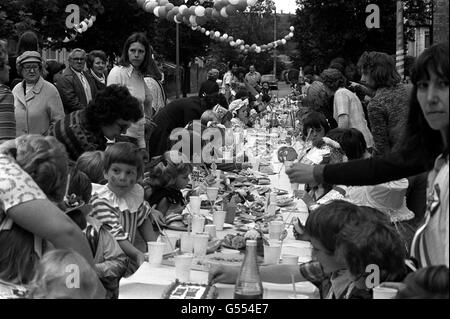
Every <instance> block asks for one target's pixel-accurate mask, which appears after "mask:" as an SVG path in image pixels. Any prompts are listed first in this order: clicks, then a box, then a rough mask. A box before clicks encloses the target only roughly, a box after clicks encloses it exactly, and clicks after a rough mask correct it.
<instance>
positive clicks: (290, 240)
mask: <svg viewBox="0 0 450 319" xmlns="http://www.w3.org/2000/svg"><path fill="white" fill-rule="evenodd" d="M272 165H273V168H274V172H275V173H276V174H275V175H269V178H270V180H271V187H272V188H278V189H283V190H286V191H288V192H289V193H290V194H292V190H291V184H290V182H289V178H288V177H287V176H286V174H285V170H284V168H283V167H282V165H283V164H282V163H280V162H279V161H278V159H277V157H276V156H275V155H274V157H273V159H272ZM295 205H296V207H295V208H296V212H295V213H292V212H289V211H284V210H282V215H283V219H284V220H285V222H287V224H289V223H290V220H291V219H292V218H295V217H298V218H299V219H300V220H301V221H302V223H305V222H306V219H307V217H308V210H307V208H306V205H305V203H304V202H303V201H301V200H295ZM235 232H236V231H235V230H234V229H231V230H230V229H229V230H224V231H218V232H217V235H218V238H223V237H225V235H226V234H228V233H235ZM168 233H174V231H168ZM311 251H312V250H311V245H310V243H309V242H304V241H299V240H295V238H294V236H293V232H292V226H290V229H289V230H288V237H287V238H286V239H285V240H284V242H283V246H282V251H281V254H282V255H283V254H292V255H297V256H299V262H300V263H302V262H308V261H310V260H311ZM174 281H175V268H174V267H171V266H165V265H159V266H154V265H150V264H149V263H144V264H143V265H142V266H141V267H140V268H139V269H138V270H137V271H136V273H134V274H133V275H132V276H131V277H129V278H123V279H122V280H121V281H120V293H119V298H120V299H160V298H161V296H162V294H163V292H164V290H165V289H166V288H167V286H169V285H170V284H171V283H173V282H174ZM191 281H192V282H195V283H199V284H207V283H208V273H207V272H205V271H198V270H191ZM216 287H217V289H218V293H219V299H232V298H233V293H234V285H227V284H216ZM263 287H264V298H265V299H287V298H288V297H289V295H292V294H293V287H292V284H289V285H285V284H274V283H268V282H263ZM296 291H297V294H301V295H303V296H305V297H307V298H311V299H317V298H318V297H319V296H318V291H317V289H316V287H315V286H314V285H312V284H311V283H309V282H302V283H296Z"/></svg>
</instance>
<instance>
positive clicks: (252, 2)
mask: <svg viewBox="0 0 450 319" xmlns="http://www.w3.org/2000/svg"><path fill="white" fill-rule="evenodd" d="M256 2H258V0H247V5H248V6H249V7H253V6H254V5H255V4H256Z"/></svg>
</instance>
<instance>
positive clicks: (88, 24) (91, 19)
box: [63, 16, 97, 43]
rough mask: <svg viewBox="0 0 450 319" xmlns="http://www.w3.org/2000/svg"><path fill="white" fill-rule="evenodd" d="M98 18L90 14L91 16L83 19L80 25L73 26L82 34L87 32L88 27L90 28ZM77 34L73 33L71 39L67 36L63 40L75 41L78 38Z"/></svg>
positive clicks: (65, 41)
mask: <svg viewBox="0 0 450 319" xmlns="http://www.w3.org/2000/svg"><path fill="white" fill-rule="evenodd" d="M96 20H97V18H96V16H90V17H89V18H86V19H84V20H83V21H81V22H80V23H79V24H78V25H75V26H74V27H73V29H74V30H75V31H76V32H77V34H78V33H79V34H81V33H83V32H86V31H87V29H89V28H90V27H92V26H93V25H94V22H95V21H96ZM77 34H72V36H71V38H70V39H69V38H68V37H66V38H65V39H64V40H63V42H64V43H67V42H70V41H73V40H74V39H75V38H76V35H77Z"/></svg>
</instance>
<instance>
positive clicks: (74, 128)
mask: <svg viewBox="0 0 450 319" xmlns="http://www.w3.org/2000/svg"><path fill="white" fill-rule="evenodd" d="M48 135H51V136H54V137H56V139H57V140H58V141H60V142H61V143H63V144H64V145H65V147H66V150H67V153H68V154H69V158H70V159H71V160H72V161H76V160H77V159H78V158H79V157H80V156H81V154H83V153H85V152H89V151H104V150H105V149H106V142H107V141H106V138H105V137H104V136H103V133H101V131H99V133H95V132H92V131H91V130H89V128H88V125H87V120H86V111H85V110H80V111H76V112H72V113H70V114H68V115H66V116H65V118H63V119H61V120H59V121H57V122H56V123H55V125H54V126H53V127H52V128H51V130H50V131H49V133H48Z"/></svg>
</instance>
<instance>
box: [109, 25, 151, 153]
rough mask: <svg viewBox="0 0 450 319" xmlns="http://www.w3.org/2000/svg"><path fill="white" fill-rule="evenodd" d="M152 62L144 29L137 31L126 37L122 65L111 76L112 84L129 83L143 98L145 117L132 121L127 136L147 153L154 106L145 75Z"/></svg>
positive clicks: (148, 71)
mask: <svg viewBox="0 0 450 319" xmlns="http://www.w3.org/2000/svg"><path fill="white" fill-rule="evenodd" d="M152 63H154V61H153V58H152V52H151V47H150V43H149V41H148V39H147V37H146V36H145V34H143V33H133V34H132V35H131V36H130V37H129V38H128V39H127V40H126V41H125V44H124V46H123V51H122V57H121V59H120V62H119V66H116V67H114V68H113V69H112V70H111V72H110V73H109V75H108V80H107V83H108V86H109V85H113V84H119V85H124V86H126V87H127V88H128V90H130V93H131V95H132V96H134V97H135V98H137V99H138V100H139V103H140V105H141V109H142V113H143V114H144V117H143V118H141V119H140V120H139V121H138V122H137V123H135V124H132V125H131V127H130V128H129V129H128V130H127V132H126V134H125V136H127V137H129V138H130V139H129V141H130V142H133V143H135V144H137V145H138V146H139V148H140V149H141V150H142V152H145V153H147V152H148V150H147V144H146V140H148V138H149V137H150V129H151V120H152V118H153V109H152V98H151V92H150V89H149V88H148V86H147V84H146V83H145V80H144V76H146V75H147V74H149V73H150V71H151V64H152Z"/></svg>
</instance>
